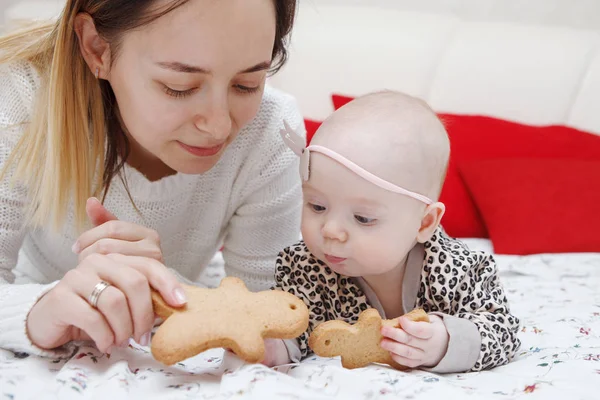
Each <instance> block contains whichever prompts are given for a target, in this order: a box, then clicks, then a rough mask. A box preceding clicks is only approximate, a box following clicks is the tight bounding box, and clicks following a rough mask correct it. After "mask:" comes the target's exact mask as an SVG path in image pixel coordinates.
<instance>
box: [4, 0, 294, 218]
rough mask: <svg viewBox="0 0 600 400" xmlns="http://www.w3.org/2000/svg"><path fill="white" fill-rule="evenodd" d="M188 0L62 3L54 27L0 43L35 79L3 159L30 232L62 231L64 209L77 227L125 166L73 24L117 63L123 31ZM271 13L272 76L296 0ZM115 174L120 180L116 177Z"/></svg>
mask: <svg viewBox="0 0 600 400" xmlns="http://www.w3.org/2000/svg"><path fill="white" fill-rule="evenodd" d="M187 1H189V0H171V1H170V2H168V4H166V5H164V6H163V7H160V8H158V7H153V6H154V4H155V3H156V0H67V1H66V5H65V7H64V9H63V12H62V14H61V15H60V17H59V18H58V20H57V21H56V22H52V23H45V24H39V25H35V26H30V27H27V28H24V29H22V30H20V31H16V32H14V33H11V34H8V35H6V36H4V37H2V38H0V63H9V62H23V61H26V62H29V63H31V64H32V65H33V66H34V67H35V68H36V70H37V71H38V73H39V75H40V82H41V83H40V88H39V90H38V92H37V95H36V99H35V103H34V111H33V112H32V114H31V120H30V121H28V124H27V126H26V128H25V131H24V133H23V136H22V137H21V139H20V140H19V142H18V144H17V146H16V148H15V149H14V151H13V152H12V154H11V156H10V157H9V159H8V160H7V162H6V164H5V166H4V168H3V170H2V174H1V176H0V179H4V178H5V176H6V172H7V170H8V168H9V167H13V168H14V176H13V178H14V179H16V180H18V181H20V182H22V183H23V184H24V185H25V186H26V188H27V190H28V194H29V202H28V204H27V210H26V211H25V213H26V218H27V223H28V224H29V225H33V226H47V225H50V226H52V227H54V228H60V227H61V226H62V224H63V223H64V222H65V219H66V218H65V217H66V215H67V211H68V207H69V206H70V205H71V201H72V206H73V207H74V210H73V212H74V216H75V221H74V223H75V225H76V227H77V229H82V228H83V227H84V225H85V221H86V219H87V218H86V212H85V204H86V201H87V199H88V198H89V197H90V196H92V195H94V196H100V195H103V196H105V195H106V193H107V191H108V188H109V187H110V183H111V180H112V178H113V177H114V176H115V175H117V174H119V171H120V170H121V168H122V167H123V164H124V162H125V160H126V159H127V156H128V152H129V145H128V142H127V137H126V135H125V134H124V132H123V127H122V126H121V124H120V123H119V121H120V118H119V115H118V107H117V104H116V100H115V96H114V93H113V91H112V88H111V87H110V84H109V83H108V82H106V81H98V80H97V79H96V77H95V76H94V73H93V72H92V71H91V70H90V69H89V67H88V65H87V64H86V62H85V60H84V58H83V57H82V55H81V52H80V49H79V42H78V37H77V34H76V33H75V29H74V24H75V18H76V16H77V15H78V14H79V13H81V12H85V13H88V14H89V15H90V16H91V17H92V19H93V20H94V24H95V27H96V30H97V31H98V34H99V35H100V37H102V38H103V39H104V40H106V41H107V43H109V45H110V49H111V60H112V61H113V62H114V60H115V59H116V58H117V53H118V49H119V45H120V41H121V39H122V36H123V34H124V33H125V32H127V31H129V30H131V29H134V28H137V27H140V26H143V25H145V24H148V23H151V22H152V21H154V20H156V19H157V18H159V17H161V16H162V15H165V14H166V13H168V12H170V11H172V10H174V9H175V8H177V7H179V6H181V5H183V4H185V3H186V2H187ZM274 2H275V9H276V14H277V24H276V39H275V45H274V49H273V56H274V63H273V70H277V69H279V68H280V67H281V66H282V65H283V63H284V62H285V60H286V56H287V53H286V49H285V40H286V37H287V36H288V34H289V32H290V31H291V28H292V24H293V20H294V13H295V9H296V0H274ZM119 175H120V174H119Z"/></svg>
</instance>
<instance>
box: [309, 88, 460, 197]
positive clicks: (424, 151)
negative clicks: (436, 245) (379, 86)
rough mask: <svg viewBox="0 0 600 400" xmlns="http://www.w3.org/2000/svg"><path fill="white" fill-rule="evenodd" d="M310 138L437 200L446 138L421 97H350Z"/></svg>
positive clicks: (447, 150)
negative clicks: (348, 101)
mask: <svg viewBox="0 0 600 400" xmlns="http://www.w3.org/2000/svg"><path fill="white" fill-rule="evenodd" d="M311 144H315V145H321V146H325V147H328V148H330V149H331V150H333V151H335V152H337V153H339V154H341V155H343V156H344V157H346V158H348V159H349V160H351V161H353V162H354V163H356V164H358V165H359V166H361V167H363V168H364V169H366V170H367V171H369V172H371V173H373V174H375V175H377V176H379V177H380V178H382V179H385V180H387V181H390V182H392V183H394V184H396V185H398V186H401V187H404V188H406V189H408V190H411V191H414V192H417V193H421V194H423V195H425V196H428V197H430V198H431V199H433V200H434V201H435V200H437V198H438V196H439V193H440V190H441V186H442V184H443V180H444V178H445V174H446V169H447V165H448V159H449V156H450V143H449V140H448V135H447V133H446V130H445V129H444V126H443V125H442V123H441V122H440V120H439V119H438V117H437V115H436V114H435V113H434V112H433V110H431V108H430V107H429V106H428V105H427V104H426V103H425V102H423V101H421V100H419V99H417V98H414V97H411V96H409V95H406V94H403V93H398V92H393V91H384V92H377V93H372V94H368V95H365V96H362V97H359V98H357V99H356V100H353V101H352V102H350V103H348V104H346V105H345V106H344V107H342V108H340V109H339V110H337V111H336V112H335V113H333V114H332V115H331V116H330V117H329V118H328V119H327V120H326V121H325V122H324V123H323V124H322V126H321V127H320V128H319V130H318V132H317V134H316V135H315V137H314V138H313V140H312V142H311Z"/></svg>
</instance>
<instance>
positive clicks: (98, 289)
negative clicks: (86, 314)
mask: <svg viewBox="0 0 600 400" xmlns="http://www.w3.org/2000/svg"><path fill="white" fill-rule="evenodd" d="M109 286H110V283H108V282H105V281H100V282H98V283H97V284H96V286H94V290H92V293H90V297H88V301H89V303H90V304H91V305H92V307H94V308H97V307H98V299H99V298H100V295H101V294H102V292H103V291H104V289H106V288H107V287H109Z"/></svg>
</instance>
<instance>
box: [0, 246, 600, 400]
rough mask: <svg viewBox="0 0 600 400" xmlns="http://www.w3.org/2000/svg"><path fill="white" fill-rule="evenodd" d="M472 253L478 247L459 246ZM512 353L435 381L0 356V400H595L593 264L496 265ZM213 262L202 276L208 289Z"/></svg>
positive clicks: (399, 375) (236, 363) (94, 356)
mask: <svg viewBox="0 0 600 400" xmlns="http://www.w3.org/2000/svg"><path fill="white" fill-rule="evenodd" d="M467 242H468V243H469V244H471V245H472V246H473V247H475V248H481V247H487V248H489V243H488V242H487V241H486V240H476V241H473V240H471V241H467ZM497 261H498V264H499V268H500V271H501V275H502V279H503V282H504V285H505V288H506V290H507V292H508V296H509V299H510V301H511V304H512V307H513V310H514V313H515V314H516V315H518V316H519V317H520V318H521V319H522V322H523V329H522V332H521V334H520V338H521V340H522V342H523V345H522V348H521V351H520V352H519V354H518V356H517V357H516V358H515V359H514V361H513V362H512V363H511V364H509V365H507V366H503V367H499V368H496V369H494V370H492V371H489V372H480V373H469V374H450V375H435V374H431V373H426V372H421V371H413V372H409V373H406V372H399V371H395V370H392V369H389V368H385V367H379V366H370V367H367V368H364V369H358V370H352V371H350V370H345V369H343V368H342V367H341V365H340V362H339V360H338V359H317V358H309V359H307V360H305V361H303V362H302V363H301V364H300V365H295V366H285V367H281V368H278V369H276V370H271V369H268V368H266V367H264V366H262V365H249V364H244V363H243V362H241V361H240V360H239V359H237V358H236V357H235V356H233V355H231V354H229V353H228V354H227V356H226V357H225V358H223V351H221V350H211V351H208V352H206V353H204V354H201V355H199V356H197V357H195V358H192V359H190V360H188V361H186V362H184V363H182V364H180V365H177V366H175V367H170V368H165V367H164V366H161V365H160V364H158V363H157V362H156V361H154V360H153V359H152V357H151V355H150V354H148V349H146V348H139V347H137V346H136V347H134V346H132V347H130V348H128V349H121V350H118V351H116V352H114V353H113V354H112V356H111V357H110V359H108V358H107V357H106V356H103V355H101V354H100V353H99V352H98V351H97V350H95V349H94V348H85V347H84V348H80V349H79V351H78V352H77V354H76V355H75V357H73V358H72V359H71V360H69V361H66V362H58V363H56V362H52V361H49V360H42V359H38V358H34V357H26V358H23V359H20V358H18V357H16V356H15V355H14V354H12V353H10V352H8V351H3V350H0V398H2V399H18V400H21V399H61V400H67V399H107V398H110V399H112V400H117V399H134V398H135V399H137V398H139V399H148V400H149V399H191V398H193V399H215V400H216V399H271V398H281V399H311V400H319V399H357V400H358V399H399V398H402V399H418V400H425V399H432V400H439V399H463V398H469V399H496V398H497V399H517V398H521V397H526V398H531V399H544V400H553V399H557V400H558V399H563V398H569V399H571V400H576V399H590V400H591V399H597V398H598V397H597V396H598V393H597V391H598V389H599V388H600V291H599V290H598V288H599V287H600V274H599V273H598V268H599V267H600V254H569V255H567V254H557V255H535V256H528V257H522V256H518V257H517V256H497ZM220 262H221V259H220V258H219V257H216V258H215V262H214V263H213V265H212V267H211V268H209V269H208V270H207V271H206V275H207V276H210V279H209V281H211V282H212V283H213V284H214V283H215V282H216V281H218V277H219V276H220V269H219V265H220Z"/></svg>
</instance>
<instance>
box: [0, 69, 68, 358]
mask: <svg viewBox="0 0 600 400" xmlns="http://www.w3.org/2000/svg"><path fill="white" fill-rule="evenodd" d="M15 68H17V69H19V71H21V72H23V71H27V69H26V68H25V67H23V66H11V67H9V66H2V67H1V68H0V168H2V169H3V168H4V166H5V165H6V161H7V158H8V157H9V155H10V153H11V152H12V150H13V149H14V147H15V145H16V143H17V141H18V140H19V138H20V136H21V134H22V131H23V129H24V126H25V122H26V119H27V116H28V108H27V107H28V102H27V101H26V100H27V97H28V96H30V95H31V93H29V92H28V90H30V89H31V85H29V82H27V77H28V75H27V74H26V73H20V74H16V75H15V74H14V71H13V70H14V69H15ZM17 78H19V79H20V81H17V82H16V81H15V79H17ZM21 89H22V90H21ZM11 176H12V170H10V169H9V170H8V172H7V175H6V177H5V179H3V180H2V181H1V182H0V348H3V349H7V350H11V351H14V352H24V353H30V354H37V355H42V356H51V357H60V356H62V355H66V353H65V352H64V351H63V350H57V351H44V350H42V349H40V348H38V347H36V346H35V345H33V343H31V341H30V340H29V338H28V336H27V333H26V319H27V315H28V313H29V310H30V309H31V308H32V307H33V305H34V304H35V303H36V301H37V300H38V299H39V298H40V297H41V296H42V295H44V294H45V293H46V292H47V291H48V290H50V289H51V288H52V287H53V286H54V284H49V285H41V284H36V283H30V284H17V283H15V275H14V273H13V270H14V268H15V266H16V264H17V257H18V253H19V249H20V248H21V245H22V243H23V239H24V237H25V234H26V233H27V231H26V229H25V228H24V224H23V220H24V218H23V209H24V205H25V204H26V201H27V198H26V197H27V193H26V190H25V189H24V188H23V187H22V186H19V185H18V184H16V185H12V184H11V182H10V178H11Z"/></svg>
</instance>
